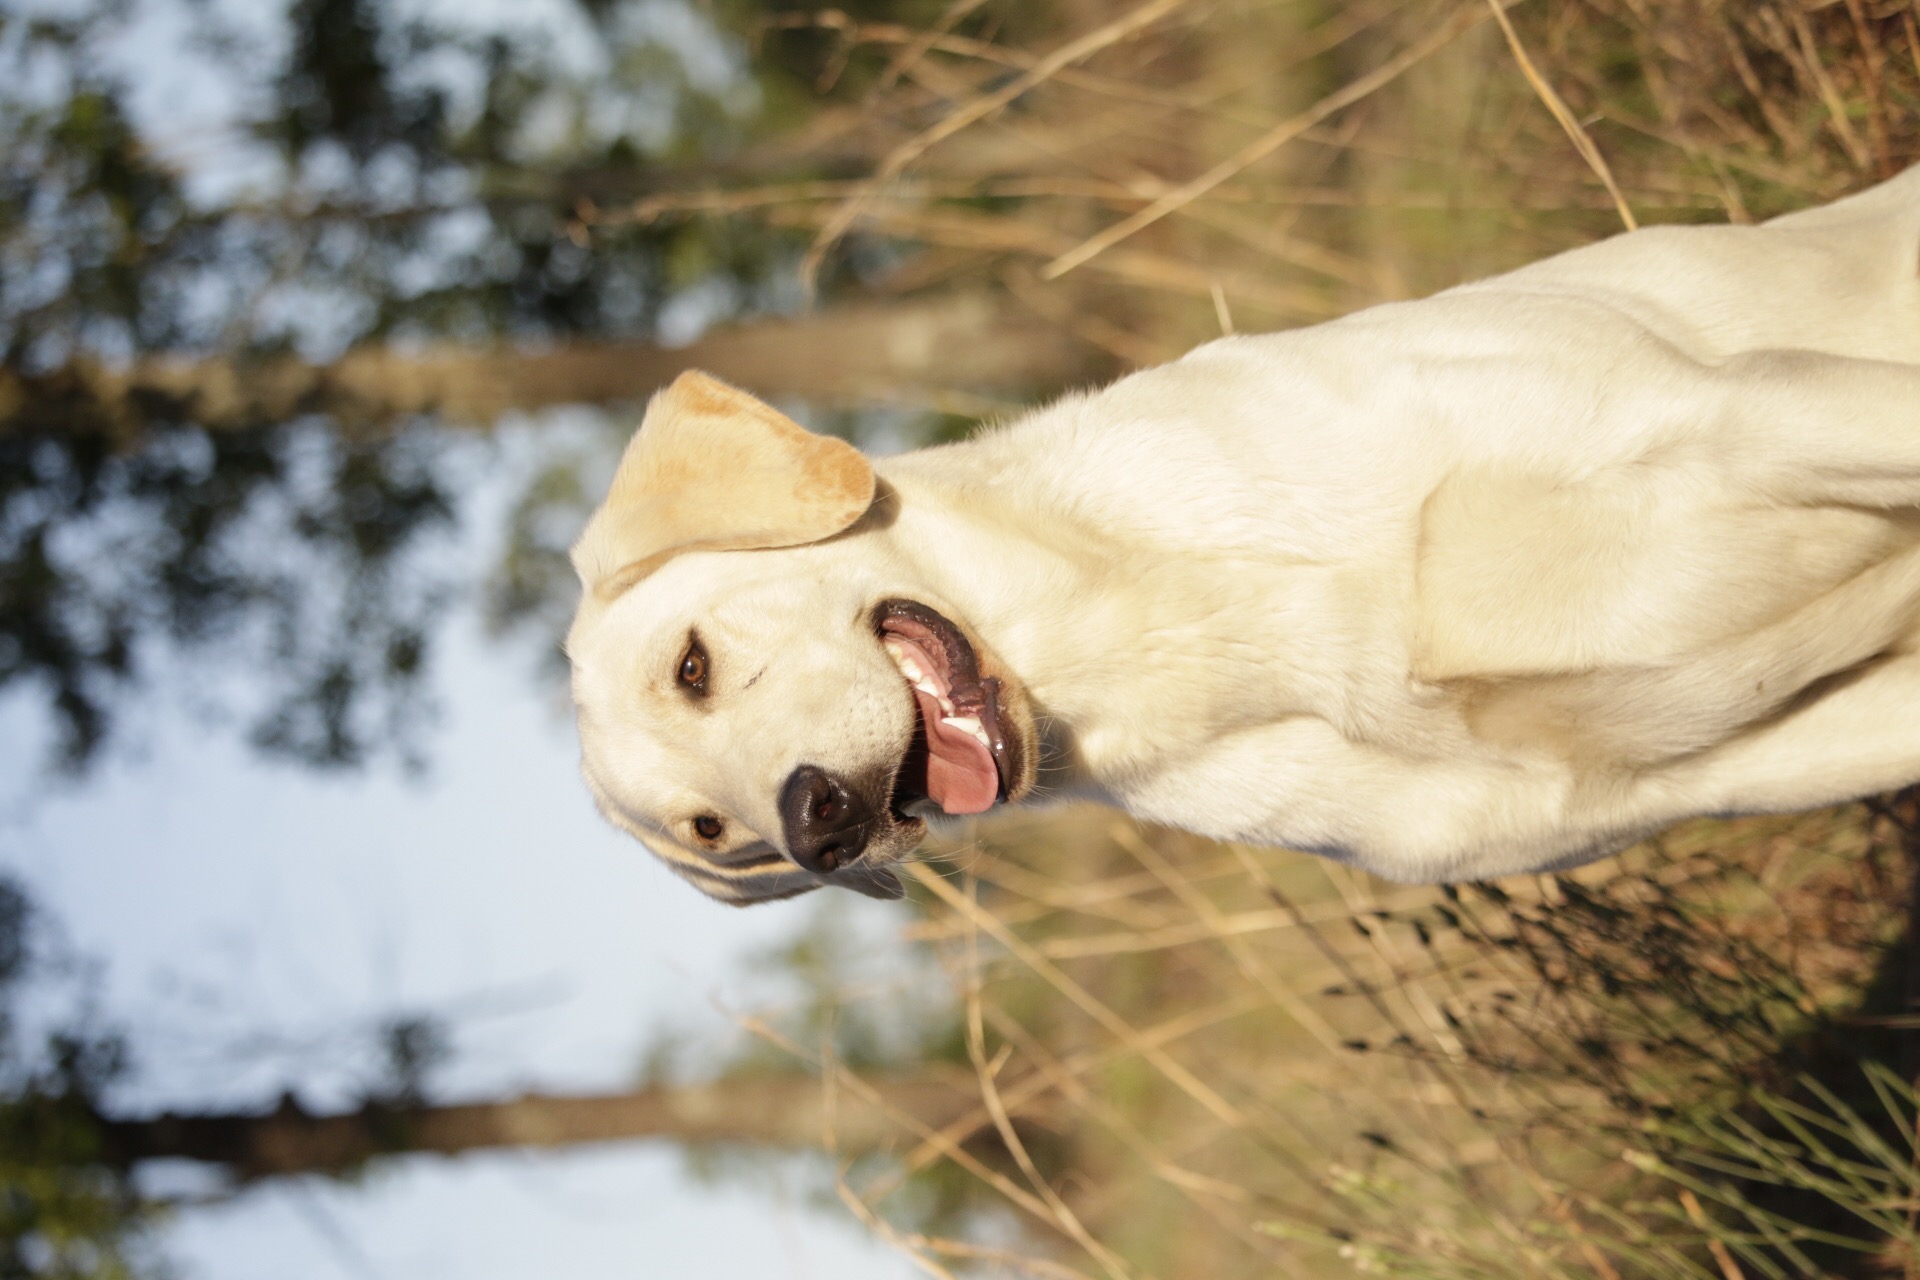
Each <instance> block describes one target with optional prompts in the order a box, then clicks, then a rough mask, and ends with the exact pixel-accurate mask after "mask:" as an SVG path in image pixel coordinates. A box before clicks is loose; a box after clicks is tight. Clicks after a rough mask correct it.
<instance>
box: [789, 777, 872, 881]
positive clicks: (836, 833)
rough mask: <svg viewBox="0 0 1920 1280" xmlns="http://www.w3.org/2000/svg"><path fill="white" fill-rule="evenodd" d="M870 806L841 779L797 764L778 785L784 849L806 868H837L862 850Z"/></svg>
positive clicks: (869, 823) (822, 871) (869, 822)
mask: <svg viewBox="0 0 1920 1280" xmlns="http://www.w3.org/2000/svg"><path fill="white" fill-rule="evenodd" d="M873 816H874V815H873V809H872V807H871V806H870V805H868V804H867V802H866V801H865V800H862V799H861V798H860V796H859V793H857V792H856V791H854V789H853V788H852V787H849V786H848V785H847V784H846V783H845V782H843V781H842V780H841V779H839V778H836V777H834V776H833V775H832V774H830V773H828V772H827V771H826V770H825V769H820V768H816V767H815V766H813V765H810V764H803V765H801V766H800V767H799V768H798V769H795V770H794V771H793V772H792V773H790V774H788V775H787V782H786V785H785V786H783V787H781V788H780V825H781V827H783V828H784V830H785V835H786V837H787V852H788V853H791V854H792V855H793V860H794V861H795V862H797V863H799V864H800V865H801V866H803V867H805V868H806V869H807V870H808V871H812V872H815V873H818V874H825V873H826V872H829V871H837V870H839V869H840V868H841V867H844V866H846V865H847V864H848V863H850V862H852V861H853V860H854V859H855V858H858V857H859V856H860V855H861V854H863V853H865V852H866V851H867V839H868V837H869V836H871V835H872V834H873Z"/></svg>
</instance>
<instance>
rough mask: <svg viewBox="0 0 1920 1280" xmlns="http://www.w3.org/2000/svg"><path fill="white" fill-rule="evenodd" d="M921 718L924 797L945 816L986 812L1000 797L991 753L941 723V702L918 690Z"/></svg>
mask: <svg viewBox="0 0 1920 1280" xmlns="http://www.w3.org/2000/svg"><path fill="white" fill-rule="evenodd" d="M913 696H914V697H915V698H916V699H918V700H919V703H920V719H921V721H922V722H923V723H924V724H925V725H926V726H927V794H928V795H929V796H931V797H932V798H933V802H934V803H935V804H937V805H939V806H940V807H941V808H942V809H943V810H945V811H946V812H948V813H956V814H957V813H985V812H986V811H987V810H989V809H991V808H993V802H994V801H995V800H998V799H999V798H1000V771H999V770H998V769H996V768H994V765H993V753H992V752H991V751H988V750H987V749H986V748H985V747H983V746H981V745H980V739H978V738H976V737H974V736H973V735H972V734H970V733H968V732H967V731H966V730H964V729H956V728H954V727H953V726H952V725H950V724H943V723H941V720H940V717H941V716H942V715H944V714H946V713H945V712H944V711H942V710H941V708H940V699H938V698H936V697H934V696H933V695H932V694H930V693H922V692H920V691H919V690H918V689H915V690H914V691H913Z"/></svg>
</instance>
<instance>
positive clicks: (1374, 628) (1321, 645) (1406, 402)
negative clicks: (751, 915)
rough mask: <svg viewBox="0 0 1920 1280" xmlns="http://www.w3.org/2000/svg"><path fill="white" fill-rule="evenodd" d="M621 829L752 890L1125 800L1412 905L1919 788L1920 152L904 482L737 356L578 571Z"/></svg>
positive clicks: (1086, 406)
mask: <svg viewBox="0 0 1920 1280" xmlns="http://www.w3.org/2000/svg"><path fill="white" fill-rule="evenodd" d="M574 563H575V565H576V567H577V568H578V570H579V573H580V577H581V580H582V582H583V584H584V587H585V591H584V597H583V599H582V601H581V604H580V609H579V613H578V615H577V617H576V618H575V620H574V624H573V628H572V631H571V633H570V635H569V638H568V652H569V653H570V655H571V657H572V661H573V672H574V675H573V687H574V699H575V702H576V704H577V706H578V709H579V719H580V734H581V741H582V744H583V748H584V767H585V772H586V777H587V781H588V783H589V785H590V786H591V788H592V791H593V794H594V797H595V799H596V800H597V802H598V803H599V806H600V808H601V810H602V811H603V812H604V813H605V814H606V816H607V817H608V818H609V819H611V820H612V821H613V822H615V823H616V824H618V825H619V826H620V827H622V828H624V829H626V830H627V831H629V832H631V833H632V834H633V835H635V836H637V837H638V838H639V839H640V840H641V841H642V842H644V843H645V844H646V845H647V846H648V847H649V848H650V849H652V850H653V851H654V852H655V853H656V854H658V855H659V856H660V857H662V858H664V859H665V860H666V861H667V862H668V864H669V865H670V866H672V867H673V869H674V870H676V871H678V872H679V873H680V874H682V875H683V876H685V877H686V878H687V879H688V880H690V881H692V882H693V883H694V884H695V885H696V886H698V887H699V888H701V889H703V890H705V891H706V892H707V893H709V894H711V895H713V896H715V897H718V898H721V899H724V900H726V901H729V902H736V903H745V902H757V901H763V900H766V899H771V898H781V897H787V896H790V895H792V894H796V893H800V892H804V891H806V890H808V889H812V888H814V887H816V886H819V885H823V884H829V885H830V884H838V885H844V886H847V887H850V888H854V889H857V890H860V891H861V892H864V893H868V894H872V895H875V896H881V897H890V896H897V895H898V894H899V892H900V887H899V883H898V881H897V879H896V878H895V876H894V875H893V874H892V873H891V872H890V871H889V870H888V865H889V864H890V863H892V862H895V861H896V860H898V859H900V858H901V857H903V856H905V855H906V854H907V853H909V852H910V851H911V850H912V849H913V848H914V847H915V846H916V845H917V844H918V843H919V842H920V840H921V837H922V836H923V834H924V832H925V827H924V822H925V820H926V819H928V818H930V817H937V816H938V815H940V814H971V813H979V812H982V811H984V810H987V809H990V808H992V807H994V806H995V805H999V804H1012V803H1018V802H1020V801H1023V800H1028V799H1030V798H1042V799H1053V798H1071V797H1081V798H1091V799H1095V800H1099V801H1104V802H1107V803H1111V804H1116V805H1119V806H1121V807H1123V808H1125V809H1126V810H1128V811H1129V812H1131V813H1134V814H1137V815H1139V816H1140V817H1142V818H1146V819H1151V820H1153V821H1155V822H1161V823H1168V824H1171V825H1174V826H1178V827H1184V828H1187V829H1189V830H1192V831H1196V832H1201V833H1203V834H1206V835H1209V836H1215V837H1220V838H1223V839H1229V840H1243V841H1254V842H1259V843H1262V844H1272V845H1281V846H1286V847H1289V848H1294V849H1302V850H1309V851H1312V852H1315V853H1320V854H1325V855H1327V856H1330V857H1335V858H1339V859H1342V860H1344V861H1347V862H1351V863H1353V864H1355V865H1357V866H1361V867H1365V868H1366V869H1368V870H1370V871H1373V872H1376V873H1378V874H1380V875H1383V876H1386V877H1389V878H1391V879H1395V880H1408V881H1418V880H1463V879H1475V878H1479V877H1484V876H1496V875H1504V874H1508V873H1511V872H1520V871H1533V870H1551V869H1554V868H1562V867H1567V866H1571V865H1573V864H1576V863H1579V862H1582V861H1584V860H1587V859H1591V858H1595V857H1598V856H1601V855H1603V854H1605V853H1607V852H1609V851H1611V850H1614V849H1617V848H1619V847H1620V846H1622V845H1624V844H1626V843H1628V842H1630V841H1632V840H1634V839H1636V838H1638V837H1640V836H1643V835H1646V834H1648V833H1650V832H1653V831H1657V830H1659V829H1660V828H1662V827H1664V826H1666V825H1668V824H1670V823H1672V822H1674V821H1676V820H1678V819H1681V818H1685V817H1688V816H1690V815H1695V814H1705V813H1733V812H1755V811H1777V810H1790V809H1797V808H1804V807H1809V806H1813V805H1819V804H1825V803H1828V802H1832V801H1838V800H1842V799H1846V798H1849V797H1853V796H1858V795H1863V794H1866V793H1870V792H1875V791H1880V790H1883V789H1887V788H1892V787H1897V786H1900V785H1902V784H1905V783H1910V782H1914V781H1916V780H1920V657H1916V654H1915V649H1916V639H1920V170H1914V171H1910V172H1909V173H1907V174H1905V175H1904V176H1902V177H1899V178H1896V179H1894V180H1893V181H1891V182H1888V183H1885V184H1883V185H1882V186H1880V187H1877V188H1875V189H1873V190H1870V191H1867V192H1865V193H1863V194H1861V195H1857V196H1854V197H1852V198H1851V199H1847V200H1844V201H1841V202H1840V203H1837V204H1833V205H1830V206H1827V207H1824V208H1820V209H1814V210H1810V211H1808V212H1804V213H1797V214H1793V215H1791V216H1789V217H1784V218H1779V219H1776V220H1774V221H1772V222H1769V223H1767V224H1765V225H1763V226H1759V227H1689V228H1666V227H1663V228H1653V229H1648V230H1642V231H1636V232H1632V233H1630V234H1627V235H1622V236H1619V237H1616V238H1614V239H1612V240H1608V241H1605V242H1603V243H1600V244H1596V245H1593V246H1590V247H1588V248H1584V249H1579V250H1576V251H1574V252H1572V253H1567V254H1563V255H1561V256H1560V257H1557V258H1552V259H1549V260H1548V261H1545V262H1541V263H1538V264H1535V265H1533V266H1531V267H1527V268H1525V269H1523V270H1520V271H1516V272H1513V273H1511V274H1509V275H1505V276H1501V277H1498V278H1496V279H1493V280H1487V281H1483V282H1481V283H1477V284H1472V285H1467V286H1464V287H1462V288H1458V289H1453V290H1450V291H1448V292H1446V293H1442V294H1439V295H1438V296H1435V297H1432V298H1428V299H1425V300H1423V301H1419V302H1407V303H1395V304H1392V305H1387V306H1380V307H1375V308H1373V309H1371V310H1368V311H1363V312H1360V313H1358V314H1355V315H1352V316H1349V317H1347V318H1345V319H1342V320H1339V321H1335V322H1334V323H1331V324H1325V325H1320V326H1318V327H1315V328H1309V329H1301V330H1295V331H1291V332H1286V333H1276V334H1269V335H1266V336H1261V337H1234V338H1227V339H1224V340H1222V341H1218V342H1213V343H1209V344H1208V345H1206V346H1204V347H1201V348H1200V349H1198V350H1197V351H1194V352H1193V353H1192V354H1190V355H1188V356H1187V357H1185V358H1184V359H1182V360H1179V361H1176V362H1175V363H1172V364H1169V365H1165V366H1162V367H1160V368H1156V369H1149V370H1146V371H1144V372H1141V373H1136V374H1134V375H1133V376H1131V377H1128V378H1125V379H1123V380H1121V381H1120V382H1118V383H1115V384H1114V385H1113V386H1111V387H1108V388H1107V389H1106V390H1104V391H1100V392H1097V393H1094V394H1091V395H1076V396H1071V397H1069V398H1067V399H1065V400H1062V401H1060V402H1059V403H1057V404H1054V405H1052V406H1050V407H1048V408H1045V409H1042V410H1039V411H1037V412H1034V413H1032V414H1030V415H1028V416H1026V417H1023V418H1021V419H1019V420H1018V421H1015V422H1012V423H1010V424H1008V425H1005V426H1000V427H997V428H994V429H991V430H988V431H985V432H983V433H981V434H980V435H979V436H977V437H975V438H974V439H971V440H969V441H967V442H965V443H962V444H954V445H946V446H942V447H939V448H932V449H923V450H920V451H918V452H914V453H909V454H905V455H902V456H899V457H895V458H889V459H885V460H881V461H872V462H870V461H869V460H868V459H867V458H865V457H864V456H862V455H861V454H860V453H859V452H858V451H857V450H855V449H853V448H852V447H850V446H848V445H847V444H845V443H843V442H841V441H839V440H834V439H830V438H827V437H823V436H817V435H813V434H810V433H809V432H807V431H805V430H803V429H802V428H801V427H799V426H797V425H796V424H795V423H793V422H792V421H790V420H789V419H787V418H786V417H784V416H782V415H781V414H780V413H779V412H777V411H776V410H774V409H772V408H770V407H769V406H767V405H765V404H763V403H761V402H760V401H758V400H755V399H754V398H753V397H752V396H750V395H748V394H746V393H745V392H742V391H738V390H735V389H734V388H732V387H729V386H726V385H724V384H722V383H720V382H717V381H715V380H714V379H712V378H709V377H706V376H704V375H702V374H699V373H688V374H686V375H684V376H683V377H681V378H680V379H679V380H678V381H676V382H675V383H674V384H673V385H672V386H671V387H669V388H667V389H666V390H665V391H663V392H661V393H660V394H659V395H658V396H656V397H655V398H654V400H653V403H652V404H651V405H650V406H649V408H648V410H647V414H646V418H645V421H644V422H643V424H642V426H641V428H640V431H639V433H638V434H637V435H636V436H635V437H634V439H633V442H632V443H631V445H630V446H629V447H628V449H627V452H626V455H625V457H624V459H623V461H622V462H621V465H620V469H619V473H618V475H617V476H616V477H615V479H614V482H613V487H612V492H611V493H609V494H608V496H607V500H606V503H605V505H604V506H602V507H601V508H600V510H599V511H598V512H597V513H596V514H595V515H594V517H593V519H592V521H591V523H589V525H588V526H587V528H586V531H585V533H584V534H583V535H582V536H581V538H580V541H579V543H578V545H577V546H576V548H575V549H574Z"/></svg>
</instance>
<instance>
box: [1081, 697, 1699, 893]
mask: <svg viewBox="0 0 1920 1280" xmlns="http://www.w3.org/2000/svg"><path fill="white" fill-rule="evenodd" d="M1119 798H1120V799H1121V800H1122V802H1123V803H1124V804H1125V805H1126V806H1127V808H1128V809H1129V810H1130V811H1132V812H1133V813H1135V814H1137V815H1138V816H1140V817H1144V818H1147V819H1150V820H1152V821H1156V822H1163V823H1166V824H1168V825H1172V826H1178V827H1184V828H1186V829H1188V830H1191V831H1197V832H1199V833H1201V834H1203V835H1208V836H1213V837H1215V838H1218V839H1226V840H1240V841H1245V842H1247V843H1250V844H1266V845H1277V846H1281V847H1284V848H1290V849H1300V850H1303V851H1306V852H1311V853H1318V854H1322V855H1324V856H1328V857H1333V858H1337V859H1339V860H1340V861H1343V862H1349V863H1352V864H1354V865H1356V866H1359V867H1363V868H1365V869H1366V870H1368V871H1371V872H1373V873H1375V874H1376V875H1380V876H1383V877H1385V878H1387V879H1389V880H1398V881H1403V882H1410V883H1412V882H1436V881H1461V880H1479V879H1485V878H1487V877H1490V876H1501V875H1512V874H1516V873H1520V872H1527V871H1544V870H1554V869H1559V868H1563V867H1567V866H1573V865H1577V864H1578V863H1581V862H1585V861H1589V860H1591V859H1593V858H1597V857H1603V856H1605V855H1606V854H1607V853H1610V852H1612V851H1614V850H1615V849H1618V848H1620V847H1621V846H1623V845H1625V844H1629V843H1631V842H1632V841H1633V840H1635V839H1638V838H1640V837H1642V836H1644V835H1647V834H1649V833H1651V832H1653V831H1656V830H1658V829H1660V828H1661V827H1663V826H1666V825H1667V824H1668V823H1670V822H1672V821H1674V820H1676V819H1677V818H1678V817H1681V816H1684V811H1683V810H1677V809H1676V807H1675V804H1674V799H1675V797H1674V796H1673V795H1672V794H1671V792H1670V791H1667V790H1659V789H1655V790H1648V789H1646V788H1642V787H1639V786H1637V785H1635V784H1633V783H1630V782H1626V781H1615V780H1596V779H1592V778H1581V777H1579V776H1577V775H1576V774H1575V772H1574V771H1573V769H1572V768H1571V767H1570V766H1568V765H1567V764H1565V763H1564V762H1558V761H1550V760H1545V759H1542V760H1539V761H1536V762H1528V763H1516V762H1514V761H1512V760H1499V759H1495V758H1492V757H1480V758H1475V757H1474V756H1472V755H1471V754H1470V753H1464V752H1463V753H1459V754H1450V755H1448V756H1445V757H1438V756H1436V757H1429V758H1415V757H1411V756H1407V755H1403V754H1401V753H1399V752H1396V751H1392V750H1388V749H1385V748H1382V747H1376V746H1373V745H1369V744H1366V743H1357V742H1353V741H1351V740H1349V739H1347V738H1346V737H1344V736H1342V735H1341V734H1340V732H1339V731H1338V730H1337V729H1335V728H1334V727H1333V726H1332V725H1331V724H1328V723H1327V722H1326V721H1324V720H1320V719H1317V718H1312V717H1305V716H1302V717H1299V718H1296V719H1290V720H1286V721H1283V722H1281V723H1279V724H1273V725H1265V726H1261V727H1259V728H1254V729H1249V730H1246V731H1243V732H1241V733H1238V734H1235V735H1233V736H1231V737H1229V738H1227V739H1225V740H1223V741H1221V742H1219V743H1216V744H1215V745H1213V746H1212V747H1210V748H1209V749H1207V750H1206V751H1204V752H1202V753H1200V754H1199V755H1198V756H1197V757H1195V758H1194V759H1192V760H1189V761H1185V762H1183V763H1181V764H1179V765H1175V766H1170V767H1168V768H1165V769H1162V770H1160V771H1158V772H1157V773H1155V774H1154V775H1153V776H1152V777H1151V778H1150V779H1148V780H1146V781H1144V782H1142V783H1139V784H1136V785H1133V786H1130V787H1128V788H1126V789H1125V790H1124V793H1123V794H1121V795H1120V796H1119Z"/></svg>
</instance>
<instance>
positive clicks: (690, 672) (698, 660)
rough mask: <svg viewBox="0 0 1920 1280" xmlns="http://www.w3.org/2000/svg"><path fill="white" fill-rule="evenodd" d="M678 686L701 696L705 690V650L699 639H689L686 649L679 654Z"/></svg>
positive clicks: (704, 693)
mask: <svg viewBox="0 0 1920 1280" xmlns="http://www.w3.org/2000/svg"><path fill="white" fill-rule="evenodd" d="M679 679H680V687H681V688H683V689H687V690H689V691H691V692H693V693H697V694H699V695H701V696H702V697H704V696H706V692H707V651H706V650H705V649H703V648H701V647H700V641H699V640H697V639H689V640H688V641H687V651H686V652H685V653H683V654H681V655H680V675H679Z"/></svg>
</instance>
